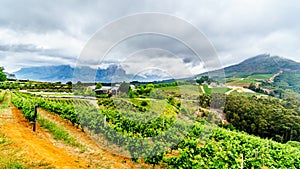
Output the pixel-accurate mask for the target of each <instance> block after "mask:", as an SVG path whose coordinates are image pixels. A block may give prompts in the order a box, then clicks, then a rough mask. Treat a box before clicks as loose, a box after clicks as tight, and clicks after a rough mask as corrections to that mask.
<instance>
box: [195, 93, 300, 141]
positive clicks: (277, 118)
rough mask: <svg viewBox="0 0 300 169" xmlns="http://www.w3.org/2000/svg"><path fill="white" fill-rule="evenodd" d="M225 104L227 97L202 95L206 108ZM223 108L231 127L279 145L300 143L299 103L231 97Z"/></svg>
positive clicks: (201, 101) (267, 98)
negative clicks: (292, 142)
mask: <svg viewBox="0 0 300 169" xmlns="http://www.w3.org/2000/svg"><path fill="white" fill-rule="evenodd" d="M223 101H224V96H223V95H214V96H213V98H212V97H211V96H208V95H200V106H201V107H204V108H210V107H215V105H218V102H220V105H221V103H222V102H223ZM213 104H215V105H213ZM218 106H219V105H218ZM220 108H223V109H224V113H225V114H226V119H227V121H228V122H230V125H229V126H230V127H232V126H231V125H233V127H234V128H235V129H238V130H240V131H245V132H247V133H249V134H254V135H257V136H260V137H262V138H271V139H273V140H276V141H278V142H287V141H290V140H292V141H300V109H299V108H300V103H299V101H297V100H295V99H292V98H289V99H284V100H281V99H278V98H274V97H257V96H255V95H253V96H252V97H246V96H242V95H228V96H226V103H225V106H224V107H220Z"/></svg>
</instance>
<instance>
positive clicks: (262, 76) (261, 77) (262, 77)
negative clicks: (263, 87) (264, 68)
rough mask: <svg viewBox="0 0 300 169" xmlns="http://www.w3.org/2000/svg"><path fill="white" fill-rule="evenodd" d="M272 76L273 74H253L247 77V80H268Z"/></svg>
mask: <svg viewBox="0 0 300 169" xmlns="http://www.w3.org/2000/svg"><path fill="white" fill-rule="evenodd" d="M272 76H273V74H255V75H251V76H248V77H247V78H248V79H256V80H268V79H270V78H271V77H272Z"/></svg>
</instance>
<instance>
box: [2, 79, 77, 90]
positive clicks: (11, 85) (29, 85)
mask: <svg viewBox="0 0 300 169" xmlns="http://www.w3.org/2000/svg"><path fill="white" fill-rule="evenodd" d="M0 89H17V90H43V91H45V90H47V91H53V90H54V91H65V92H70V91H71V89H72V85H69V84H62V83H61V82H54V83H51V82H31V81H29V82H18V81H17V82H8V81H7V82H3V83H0Z"/></svg>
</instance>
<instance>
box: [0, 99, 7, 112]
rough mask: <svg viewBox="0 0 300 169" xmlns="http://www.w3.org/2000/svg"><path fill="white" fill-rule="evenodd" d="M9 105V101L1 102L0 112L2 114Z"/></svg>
mask: <svg viewBox="0 0 300 169" xmlns="http://www.w3.org/2000/svg"><path fill="white" fill-rule="evenodd" d="M8 105H9V99H8V98H6V99H4V100H3V102H2V104H1V105H0V112H2V111H3V110H4V109H7V108H8Z"/></svg>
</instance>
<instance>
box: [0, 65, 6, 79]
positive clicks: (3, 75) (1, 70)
mask: <svg viewBox="0 0 300 169" xmlns="http://www.w3.org/2000/svg"><path fill="white" fill-rule="evenodd" d="M3 71H4V68H3V67H0V82H4V81H6V80H7V78H6V74H5V73H4V72H3Z"/></svg>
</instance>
